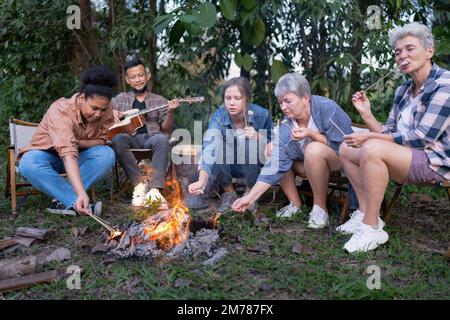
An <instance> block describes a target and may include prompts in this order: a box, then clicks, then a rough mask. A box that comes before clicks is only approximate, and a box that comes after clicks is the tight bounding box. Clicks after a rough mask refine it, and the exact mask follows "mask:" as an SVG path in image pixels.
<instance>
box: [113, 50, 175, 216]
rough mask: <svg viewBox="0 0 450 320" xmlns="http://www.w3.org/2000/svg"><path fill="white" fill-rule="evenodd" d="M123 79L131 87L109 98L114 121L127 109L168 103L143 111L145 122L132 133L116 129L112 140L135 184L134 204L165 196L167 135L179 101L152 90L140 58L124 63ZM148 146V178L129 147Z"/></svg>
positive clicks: (126, 171)
mask: <svg viewBox="0 0 450 320" xmlns="http://www.w3.org/2000/svg"><path fill="white" fill-rule="evenodd" d="M125 73H126V78H125V80H126V82H127V84H128V85H129V86H130V87H131V88H132V91H129V92H122V93H119V94H118V95H117V96H115V97H114V98H113V99H112V100H111V105H112V108H113V111H114V120H115V122H116V123H117V122H120V119H121V118H122V117H123V116H124V115H125V114H124V112H125V111H127V110H130V109H139V110H144V109H147V110H150V109H156V108H158V107H160V106H162V105H165V104H167V105H168V107H167V108H162V109H161V108H159V109H158V110H155V111H154V112H148V113H146V114H145V125H144V126H142V127H141V128H138V129H137V131H136V134H135V135H130V134H128V133H119V134H117V135H115V136H114V137H113V138H112V140H111V142H112V145H113V148H114V151H115V152H116V158H117V160H118V161H119V163H120V165H121V167H122V168H123V169H124V170H125V173H126V174H127V177H128V179H129V180H130V182H131V184H132V185H133V187H134V191H133V199H132V201H131V205H132V206H133V207H142V206H144V205H146V202H147V199H151V200H157V199H161V200H162V202H163V203H164V202H165V200H164V198H163V196H162V195H161V193H160V190H162V189H163V187H164V176H165V172H166V167H167V163H168V156H169V155H168V151H169V150H168V149H169V135H170V133H171V131H172V127H173V122H174V116H173V113H174V111H175V109H176V108H177V107H178V106H179V105H180V102H179V100H178V99H174V100H171V101H168V100H167V99H166V98H164V97H162V96H160V95H157V94H154V93H151V92H150V91H149V90H148V88H147V84H148V81H149V80H150V78H151V74H150V72H148V71H146V69H145V66H144V63H143V62H142V61H141V60H139V59H133V60H130V61H128V62H127V63H126V64H125ZM142 148H143V149H147V148H151V149H152V152H153V155H152V176H151V179H150V181H148V182H147V181H144V179H143V176H142V173H141V171H140V169H139V168H138V165H137V161H136V158H135V157H134V155H133V153H132V152H131V151H130V149H142Z"/></svg>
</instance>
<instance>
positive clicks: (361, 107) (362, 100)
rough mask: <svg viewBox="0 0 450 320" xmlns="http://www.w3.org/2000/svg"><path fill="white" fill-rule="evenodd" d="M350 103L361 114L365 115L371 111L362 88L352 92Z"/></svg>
mask: <svg viewBox="0 0 450 320" xmlns="http://www.w3.org/2000/svg"><path fill="white" fill-rule="evenodd" d="M352 103H353V105H354V106H355V108H356V110H358V112H359V114H360V115H361V116H366V115H368V114H371V113H372V111H371V110H370V101H369V99H368V98H367V96H366V92H365V91H364V90H361V91H358V92H356V93H354V94H353V96H352Z"/></svg>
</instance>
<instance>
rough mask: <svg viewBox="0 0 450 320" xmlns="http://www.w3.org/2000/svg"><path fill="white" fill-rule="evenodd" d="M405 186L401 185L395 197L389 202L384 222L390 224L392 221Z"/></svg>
mask: <svg viewBox="0 0 450 320" xmlns="http://www.w3.org/2000/svg"><path fill="white" fill-rule="evenodd" d="M402 189H403V186H402V185H400V186H398V187H397V189H396V190H395V193H394V196H393V197H392V199H391V201H390V202H389V204H388V206H387V208H386V212H385V213H384V221H385V222H386V223H389V222H390V221H391V216H392V212H393V211H394V208H395V205H396V204H397V199H398V197H399V196H400V193H401V192H402Z"/></svg>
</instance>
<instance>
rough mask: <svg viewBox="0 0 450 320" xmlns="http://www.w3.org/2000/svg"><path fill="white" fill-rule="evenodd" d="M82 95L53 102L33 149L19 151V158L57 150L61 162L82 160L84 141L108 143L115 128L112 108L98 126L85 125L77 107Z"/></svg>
mask: <svg viewBox="0 0 450 320" xmlns="http://www.w3.org/2000/svg"><path fill="white" fill-rule="evenodd" d="M77 97H78V94H75V95H73V96H72V97H71V98H70V99H67V98H61V99H58V100H56V101H55V102H53V103H52V104H51V106H50V108H49V109H48V110H47V112H46V113H45V115H44V117H43V118H42V120H41V122H40V123H39V126H38V128H37V129H36V132H35V133H34V135H33V138H32V139H31V142H30V144H29V145H27V146H25V147H23V148H21V149H20V150H19V158H20V157H21V155H22V154H23V153H25V152H27V151H29V150H49V151H50V150H55V151H56V152H57V153H58V154H59V156H60V157H61V158H64V157H66V156H69V155H71V156H75V157H77V158H78V142H79V141H80V140H97V139H101V140H104V141H105V144H106V142H107V141H108V128H109V127H111V126H112V125H113V124H114V115H113V112H112V109H111V107H108V109H106V112H105V113H104V114H103V116H102V117H101V118H100V119H99V120H98V121H94V122H84V121H83V118H82V116H81V111H80V109H79V107H78V106H77V104H76V101H77Z"/></svg>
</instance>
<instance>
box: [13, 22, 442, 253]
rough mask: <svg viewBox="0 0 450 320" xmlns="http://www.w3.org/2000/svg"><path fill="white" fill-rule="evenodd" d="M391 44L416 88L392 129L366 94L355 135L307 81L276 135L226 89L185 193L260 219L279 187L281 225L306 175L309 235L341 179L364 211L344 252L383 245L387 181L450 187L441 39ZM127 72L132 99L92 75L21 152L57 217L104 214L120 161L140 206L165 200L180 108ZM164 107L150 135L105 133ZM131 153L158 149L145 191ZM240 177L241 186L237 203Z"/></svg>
mask: <svg viewBox="0 0 450 320" xmlns="http://www.w3.org/2000/svg"><path fill="white" fill-rule="evenodd" d="M389 37H390V39H389V40H390V44H391V46H392V48H393V49H394V54H395V62H396V64H397V66H399V70H400V71H401V72H402V73H404V74H406V75H408V76H409V77H410V78H411V79H410V80H408V81H407V82H405V83H404V84H402V85H401V86H400V87H399V88H398V89H397V90H396V92H395V97H394V102H393V106H392V109H391V111H390V113H389V118H388V120H387V121H386V123H385V124H380V123H379V122H378V121H377V120H376V119H375V117H374V115H373V113H372V111H371V105H370V101H369V100H368V98H367V96H366V93H365V92H364V91H359V92H356V93H355V94H354V95H353V97H352V102H353V105H354V106H355V108H356V110H357V111H358V112H359V114H360V115H361V118H362V119H363V120H364V122H365V124H366V125H367V127H368V129H369V131H367V132H365V131H364V132H353V131H352V126H351V119H350V117H349V116H348V115H347V114H346V113H345V111H344V110H343V109H342V108H341V107H340V106H339V105H338V104H337V103H336V102H335V101H333V100H331V99H329V98H326V97H322V96H317V95H312V94H311V89H310V85H309V82H308V80H307V79H306V78H305V77H303V76H302V75H300V74H299V73H288V74H285V75H284V76H282V77H281V78H280V79H279V80H278V83H277V84H276V87H275V96H276V97H277V99H278V102H279V105H280V108H281V111H282V112H283V114H284V119H283V120H282V121H281V124H280V125H279V126H277V127H276V130H275V129H274V126H273V123H272V119H271V115H270V113H269V111H268V109H266V108H264V107H262V106H259V105H257V104H254V103H251V97H252V93H251V85H250V83H249V81H248V80H247V79H246V78H242V77H239V78H233V79H231V80H229V81H228V82H227V83H226V84H225V85H224V87H223V90H222V99H223V105H221V106H220V107H219V108H218V110H217V111H216V112H214V114H212V116H211V119H210V121H209V127H208V130H207V132H206V134H205V135H204V140H203V146H202V155H201V161H200V164H199V170H198V175H197V176H196V178H194V179H193V180H195V181H193V182H192V183H191V184H190V185H189V193H190V194H192V195H196V196H199V195H201V194H202V193H204V192H205V188H207V185H208V184H210V183H214V182H215V183H217V184H218V185H219V186H220V187H221V189H222V190H223V195H222V203H221V205H220V207H219V211H221V212H228V211H235V212H244V211H245V210H250V211H252V212H256V210H257V201H258V199H259V198H260V197H261V195H263V194H264V192H266V191H267V190H268V189H269V188H270V187H271V186H272V185H274V184H278V183H280V185H281V188H282V190H283V192H284V193H285V194H286V196H287V198H288V199H289V204H288V205H287V206H285V207H283V208H282V209H281V210H279V211H278V212H277V216H278V217H280V218H289V217H291V216H292V215H293V214H295V213H296V212H297V211H298V210H300V207H301V205H302V203H301V200H300V196H299V194H298V191H297V188H296V184H295V176H296V175H302V176H306V177H307V179H308V181H309V183H310V185H311V189H312V192H313V196H314V200H313V207H312V210H311V211H310V212H309V220H308V226H309V227H311V228H323V227H324V226H326V225H327V224H328V217H329V215H328V211H327V201H326V200H327V190H328V181H329V178H330V175H331V174H332V173H333V172H339V171H342V172H344V173H345V175H346V176H347V177H348V179H349V181H350V183H351V186H352V188H353V190H354V192H355V193H356V197H357V203H358V207H357V208H356V210H355V211H354V212H353V213H352V214H351V215H350V219H349V220H348V221H347V222H345V223H344V224H343V225H340V226H338V227H337V231H339V232H342V233H347V234H351V235H352V236H351V238H350V239H349V240H348V241H347V242H346V243H345V246H344V248H345V249H346V250H347V251H349V252H365V251H369V250H373V249H375V248H377V247H378V246H379V245H380V244H383V243H385V242H386V241H387V240H388V238H389V236H388V234H387V233H386V231H384V222H383V221H382V220H381V218H380V207H381V203H382V200H383V198H384V193H385V191H386V188H387V185H388V182H389V180H390V179H392V180H393V181H395V182H396V183H399V184H420V183H427V182H432V181H444V180H450V140H449V135H450V128H449V124H450V120H449V119H450V72H449V71H447V70H445V69H442V68H439V67H438V66H437V65H436V64H435V63H433V61H432V58H433V54H434V41H433V36H432V34H431V32H430V30H429V29H428V28H427V27H426V26H425V25H422V24H419V23H410V24H407V25H405V26H403V27H397V28H395V29H393V30H391V31H390V33H389ZM125 73H126V82H127V84H128V85H129V86H130V87H131V88H132V91H130V92H125V93H120V94H119V95H117V96H115V97H112V88H113V87H114V86H115V85H116V82H117V80H116V77H115V75H114V74H113V73H112V72H111V71H110V70H108V69H107V68H105V67H91V68H89V69H87V70H86V71H85V72H84V73H83V74H82V76H81V83H82V86H81V88H80V90H79V92H78V93H76V94H75V95H73V96H72V97H71V98H70V99H66V98H61V99H59V100H57V101H55V102H54V103H53V104H52V105H51V106H50V108H49V109H48V111H47V112H46V114H45V116H44V118H43V119H42V121H41V123H40V124H39V127H38V129H37V131H36V133H35V135H34V136H33V138H32V141H31V143H30V144H29V145H28V146H26V147H25V148H22V149H21V150H20V155H21V160H20V165H19V170H20V173H21V174H22V175H23V176H25V177H26V178H27V179H28V181H29V182H30V183H32V184H33V185H34V186H35V187H37V188H38V189H40V190H42V191H43V192H45V193H47V194H48V195H50V196H51V197H52V198H53V199H54V201H53V202H52V204H51V206H50V210H53V211H54V212H56V211H64V212H66V213H67V212H73V213H74V214H75V213H78V214H82V215H83V214H87V213H88V212H93V213H97V214H99V213H100V211H101V210H100V209H101V208H100V206H99V205H98V204H93V203H90V201H89V197H88V195H87V193H86V190H87V189H88V188H89V187H90V186H91V185H92V184H93V183H94V182H95V181H97V180H98V179H100V178H101V177H103V176H104V175H105V174H106V173H107V172H109V171H110V170H111V167H112V166H113V165H114V162H115V159H116V158H117V160H118V162H119V163H120V165H121V167H122V168H123V169H124V171H125V172H126V174H127V177H128V178H129V180H130V182H131V184H132V185H133V188H134V189H133V196H132V201H131V204H132V206H135V207H141V206H145V205H146V204H147V203H148V201H149V200H150V201H151V200H161V201H164V198H163V196H162V195H161V193H160V191H161V189H162V188H163V187H164V175H165V172H166V168H167V164H168V156H169V135H170V133H171V130H172V128H173V125H174V111H175V109H177V108H178V107H179V106H180V101H179V100H177V99H174V100H171V101H168V100H167V99H165V98H164V97H162V96H159V95H156V94H154V93H151V92H149V90H148V88H147V84H148V81H149V80H150V74H149V73H148V72H147V71H146V68H145V66H144V64H143V63H142V61H140V60H132V61H129V62H128V63H127V64H126V66H125ZM164 104H167V105H168V107H167V108H163V109H158V110H157V111H155V112H149V113H147V114H146V125H145V126H143V127H142V128H140V129H139V130H138V132H137V134H135V135H129V134H126V133H121V134H118V135H116V136H114V137H113V138H112V140H111V141H108V128H110V127H111V126H112V125H113V124H114V123H117V122H119V121H120V119H121V118H123V116H124V112H125V111H127V110H130V109H139V110H151V109H155V108H157V107H159V106H161V105H164ZM109 145H111V147H112V148H111V147H110V146H109ZM133 148H151V149H152V151H153V155H152V175H151V178H150V180H149V181H147V180H145V179H144V176H143V174H142V173H141V171H140V169H139V167H138V165H137V162H136V159H135V158H134V156H133V153H132V152H131V150H130V149H133ZM261 155H262V156H261ZM61 172H66V173H67V174H68V178H69V181H66V180H65V179H64V178H63V177H61V176H60V173H61ZM233 177H236V178H244V181H245V185H246V190H245V193H244V195H243V196H242V197H240V198H239V196H238V194H237V192H236V190H235V189H234V186H233V183H232V178H233Z"/></svg>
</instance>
